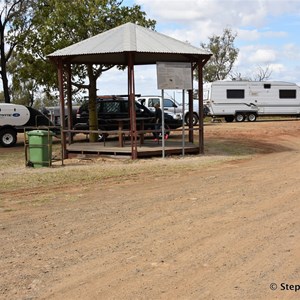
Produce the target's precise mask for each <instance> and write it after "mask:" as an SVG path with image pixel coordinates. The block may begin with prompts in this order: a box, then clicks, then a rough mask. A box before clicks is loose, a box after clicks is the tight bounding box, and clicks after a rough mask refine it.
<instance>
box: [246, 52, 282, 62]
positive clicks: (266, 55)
mask: <svg viewBox="0 0 300 300" xmlns="http://www.w3.org/2000/svg"><path fill="white" fill-rule="evenodd" d="M276 59H277V53H276V51H275V50H273V49H257V50H256V51H254V52H253V53H252V55H250V57H249V62H252V63H257V64H270V63H272V62H275V61H276Z"/></svg>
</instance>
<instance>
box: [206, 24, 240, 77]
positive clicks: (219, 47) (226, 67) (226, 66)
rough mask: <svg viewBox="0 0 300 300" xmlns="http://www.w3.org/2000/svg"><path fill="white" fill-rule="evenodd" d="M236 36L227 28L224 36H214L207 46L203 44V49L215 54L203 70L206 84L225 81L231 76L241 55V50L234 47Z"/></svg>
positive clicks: (210, 38)
mask: <svg viewBox="0 0 300 300" xmlns="http://www.w3.org/2000/svg"><path fill="white" fill-rule="evenodd" d="M236 36H237V34H236V33H233V32H232V30H231V29H230V28H225V29H224V31H223V35H221V36H218V35H213V36H211V37H209V38H208V39H209V42H208V43H207V44H205V43H201V47H203V48H204V49H207V50H209V51H210V52H211V53H212V54H213V56H212V57H211V58H210V60H209V61H208V62H207V63H206V65H205V66H204V68H203V79H204V81H205V82H212V81H215V80H223V79H225V78H226V77H227V76H228V75H229V73H230V72H231V70H232V67H233V64H234V62H235V61H236V59H237V57H238V53H239V49H237V48H236V47H235V46H234V40H235V38H236Z"/></svg>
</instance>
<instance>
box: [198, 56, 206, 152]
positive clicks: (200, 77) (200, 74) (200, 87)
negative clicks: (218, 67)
mask: <svg viewBox="0 0 300 300" xmlns="http://www.w3.org/2000/svg"><path fill="white" fill-rule="evenodd" d="M204 64H205V62H203V61H198V63H197V67H198V101H199V112H198V114H199V154H204V129H203V127H204V126H203V115H204V114H203V66H204Z"/></svg>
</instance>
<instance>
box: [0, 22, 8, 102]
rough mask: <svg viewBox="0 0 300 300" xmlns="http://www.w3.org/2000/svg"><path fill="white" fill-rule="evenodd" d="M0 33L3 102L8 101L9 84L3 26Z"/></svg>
mask: <svg viewBox="0 0 300 300" xmlns="http://www.w3.org/2000/svg"><path fill="white" fill-rule="evenodd" d="M1 25H2V24H1ZM0 35H1V40H0V57H1V80H2V85H3V94H4V101H5V103H10V95H9V86H8V79H7V70H6V56H5V43H4V28H1V33H0Z"/></svg>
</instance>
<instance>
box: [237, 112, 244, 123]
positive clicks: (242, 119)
mask: <svg viewBox="0 0 300 300" xmlns="http://www.w3.org/2000/svg"><path fill="white" fill-rule="evenodd" d="M235 120H236V121H237V122H243V121H244V120H245V115H244V114H241V113H237V114H236V116H235Z"/></svg>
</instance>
